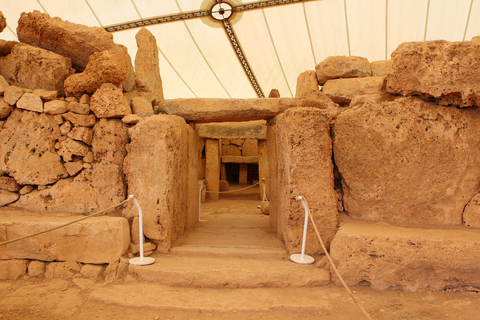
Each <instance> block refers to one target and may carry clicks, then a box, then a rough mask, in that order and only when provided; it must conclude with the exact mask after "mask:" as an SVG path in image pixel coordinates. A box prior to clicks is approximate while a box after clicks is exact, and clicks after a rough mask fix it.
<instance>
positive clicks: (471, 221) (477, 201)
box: [463, 193, 480, 228]
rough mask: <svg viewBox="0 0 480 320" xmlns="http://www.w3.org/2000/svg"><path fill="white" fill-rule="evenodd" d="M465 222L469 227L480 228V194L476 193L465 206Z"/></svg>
mask: <svg viewBox="0 0 480 320" xmlns="http://www.w3.org/2000/svg"><path fill="white" fill-rule="evenodd" d="M463 224H464V225H465V226H467V227H474V228H480V194H478V193H477V194H476V195H474V196H473V198H472V199H471V200H470V202H468V204H467V206H466V207H465V210H464V211H463Z"/></svg>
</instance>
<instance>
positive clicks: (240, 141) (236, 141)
mask: <svg viewBox="0 0 480 320" xmlns="http://www.w3.org/2000/svg"><path fill="white" fill-rule="evenodd" d="M244 142H245V139H231V140H230V144H233V145H236V146H239V147H241V146H243V143H244Z"/></svg>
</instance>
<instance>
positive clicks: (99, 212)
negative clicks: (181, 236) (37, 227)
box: [0, 197, 132, 246]
mask: <svg viewBox="0 0 480 320" xmlns="http://www.w3.org/2000/svg"><path fill="white" fill-rule="evenodd" d="M131 199H132V198H130V197H129V198H127V199H126V200H123V201H122V202H120V203H118V204H116V205H113V206H111V207H108V208H106V209H103V210H101V211H98V212H96V213H93V214H90V215H88V216H86V217H82V218H80V219H76V220H73V221H70V222H68V223H65V224H62V225H60V226H56V227H53V228H50V229H47V230H43V231H40V232H37V233H33V234H30V235H27V236H23V237H20V238H16V239H12V240H8V241H4V242H0V246H1V245H5V244H9V243H12V242H17V241H20V240H24V239H27V238H31V237H34V236H38V235H40V234H43V233H47V232H50V231H53V230H57V229H60V228H63V227H66V226H68V225H71V224H74V223H76V222H79V221H82V220H86V219H88V218H91V217H94V216H98V215H100V214H102V213H105V212H107V211H108V210H111V209H113V208H116V207H119V206H121V205H123V204H124V203H126V202H128V201H130V200H131Z"/></svg>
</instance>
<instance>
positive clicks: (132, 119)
mask: <svg viewBox="0 0 480 320" xmlns="http://www.w3.org/2000/svg"><path fill="white" fill-rule="evenodd" d="M140 120H142V117H140V116H139V115H137V114H128V115H126V116H125V117H123V118H122V122H123V123H125V124H137V123H138V122H139V121H140Z"/></svg>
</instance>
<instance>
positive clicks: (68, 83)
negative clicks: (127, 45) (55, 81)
mask: <svg viewBox="0 0 480 320" xmlns="http://www.w3.org/2000/svg"><path fill="white" fill-rule="evenodd" d="M129 61H130V56H129V55H128V52H127V51H126V49H124V48H123V47H121V46H115V47H113V48H111V49H109V50H105V51H102V52H96V53H94V54H93V55H91V56H90V58H89V62H88V64H87V67H86V68H85V70H84V71H83V72H82V73H75V74H72V75H71V76H69V77H68V78H67V79H66V80H65V94H66V95H67V96H75V97H78V98H80V97H81V96H82V95H83V94H84V93H93V92H95V91H96V90H97V89H98V88H100V87H101V86H102V85H103V84H104V83H113V84H115V85H120V84H121V83H122V82H123V81H124V80H125V79H126V78H127V76H128V72H129Z"/></svg>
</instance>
